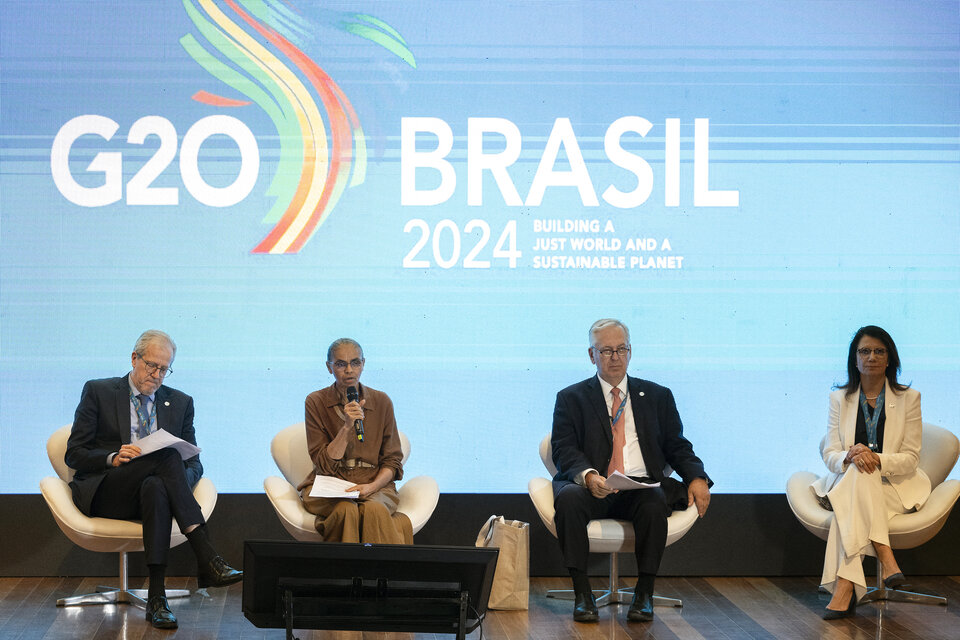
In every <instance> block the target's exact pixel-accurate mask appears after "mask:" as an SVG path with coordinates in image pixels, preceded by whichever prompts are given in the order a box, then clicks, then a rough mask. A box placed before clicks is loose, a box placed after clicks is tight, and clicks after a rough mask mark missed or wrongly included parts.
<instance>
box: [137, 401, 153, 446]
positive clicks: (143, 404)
mask: <svg viewBox="0 0 960 640" xmlns="http://www.w3.org/2000/svg"><path fill="white" fill-rule="evenodd" d="M137 399H138V400H140V410H139V411H137V421H138V422H139V423H140V426H139V428H138V429H137V439H140V438H146V437H147V436H148V435H150V414H149V413H148V412H147V403H148V402H149V400H150V398H148V397H147V396H145V395H143V394H142V393H141V394H140V395H138V396H137Z"/></svg>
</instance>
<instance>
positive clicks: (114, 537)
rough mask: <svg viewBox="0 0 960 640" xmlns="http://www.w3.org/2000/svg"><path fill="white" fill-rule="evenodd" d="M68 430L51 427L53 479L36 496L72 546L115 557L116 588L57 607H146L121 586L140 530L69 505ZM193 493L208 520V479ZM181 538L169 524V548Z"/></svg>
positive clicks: (211, 503) (211, 502)
mask: <svg viewBox="0 0 960 640" xmlns="http://www.w3.org/2000/svg"><path fill="white" fill-rule="evenodd" d="M71 427H72V425H69V424H68V425H66V426H64V427H61V428H59V429H57V430H56V431H54V432H53V435H52V436H50V439H49V440H48V441H47V455H48V456H49V458H50V464H51V465H53V468H54V470H55V471H56V472H57V476H56V477H52V476H48V477H46V478H44V479H43V480H41V481H40V493H41V494H43V499H44V500H46V502H47V506H48V507H49V508H50V513H51V514H53V519H54V520H56V521H57V525H58V526H59V527H60V530H61V531H63V533H64V534H65V535H66V536H67V537H68V538H69V539H70V540H71V541H72V542H73V543H74V544H76V545H77V546H79V547H82V548H84V549H86V550H88V551H99V552H102V553H116V554H118V556H119V562H120V567H119V571H118V573H119V579H120V585H119V586H118V587H97V592H96V593H91V594H86V595H80V596H72V597H69V598H61V599H59V600H57V606H60V607H63V606H71V605H80V604H122V603H132V604H139V605H141V606H146V600H145V598H146V589H130V588H128V582H127V553H129V552H131V551H143V526H142V525H141V524H140V523H139V522H134V521H132V520H112V519H110V518H91V517H89V516H86V515H84V514H83V513H82V512H81V511H80V509H78V508H77V505H75V504H74V502H73V492H72V491H71V490H70V484H69V483H70V480H72V479H73V469H71V468H70V467H68V466H67V464H66V463H65V462H64V460H63V456H64V453H66V451H67V440H68V439H69V437H70V428H71ZM193 495H194V497H195V498H196V499H197V502H198V503H199V504H200V510H201V512H202V513H203V517H204V519H205V520H206V519H208V518H210V514H212V513H213V508H214V507H215V506H216V504H217V490H216V488H215V487H214V486H213V482H211V481H210V479H209V478H200V481H199V482H198V483H197V485H196V486H195V487H194V488H193ZM186 540H187V538H186V536H184V535H183V534H182V533H181V532H180V528H179V527H178V526H177V523H176V522H174V523H173V529H172V535H171V538H170V546H171V547H175V546H177V545H179V544H183V543H184V542H186ZM166 595H167V597H168V598H182V597H186V596H189V595H190V592H189V591H188V590H186V589H167V593H166Z"/></svg>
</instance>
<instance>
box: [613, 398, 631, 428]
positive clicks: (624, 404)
mask: <svg viewBox="0 0 960 640" xmlns="http://www.w3.org/2000/svg"><path fill="white" fill-rule="evenodd" d="M626 408H627V394H626V393H625V394H623V400H621V401H620V407H619V408H618V409H617V414H616V415H615V416H613V418H611V422H610V424H611V425H615V424H617V421H618V420H619V419H620V416H621V415H623V410H624V409H626Z"/></svg>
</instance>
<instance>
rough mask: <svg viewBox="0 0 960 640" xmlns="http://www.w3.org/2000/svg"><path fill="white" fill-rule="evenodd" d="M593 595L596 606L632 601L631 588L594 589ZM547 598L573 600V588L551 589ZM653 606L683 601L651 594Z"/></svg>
mask: <svg viewBox="0 0 960 640" xmlns="http://www.w3.org/2000/svg"><path fill="white" fill-rule="evenodd" d="M593 596H594V598H596V600H597V606H598V607H605V606H607V605H608V604H630V603H631V602H633V589H632V588H624V589H617V590H616V591H610V590H609V589H594V590H593ZM547 597H548V598H556V599H557V600H574V599H575V597H574V594H573V589H551V590H550V591H547ZM653 606H655V607H682V606H683V601H682V600H678V599H676V598H667V597H664V596H656V595H655V596H653Z"/></svg>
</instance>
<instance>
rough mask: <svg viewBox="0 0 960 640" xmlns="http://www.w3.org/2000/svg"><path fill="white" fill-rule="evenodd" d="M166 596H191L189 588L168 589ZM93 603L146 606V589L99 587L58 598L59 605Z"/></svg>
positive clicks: (73, 605) (69, 605) (72, 605)
mask: <svg viewBox="0 0 960 640" xmlns="http://www.w3.org/2000/svg"><path fill="white" fill-rule="evenodd" d="M166 596H167V598H168V599H170V598H189V597H190V591H189V590H187V589H167V591H166ZM91 604H99V605H106V604H132V605H136V606H138V607H143V608H146V606H147V590H146V589H117V588H116V587H97V591H96V593H87V594H84V595H82V596H70V597H69V598H60V599H59V600H57V606H58V607H75V606H80V605H91Z"/></svg>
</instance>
